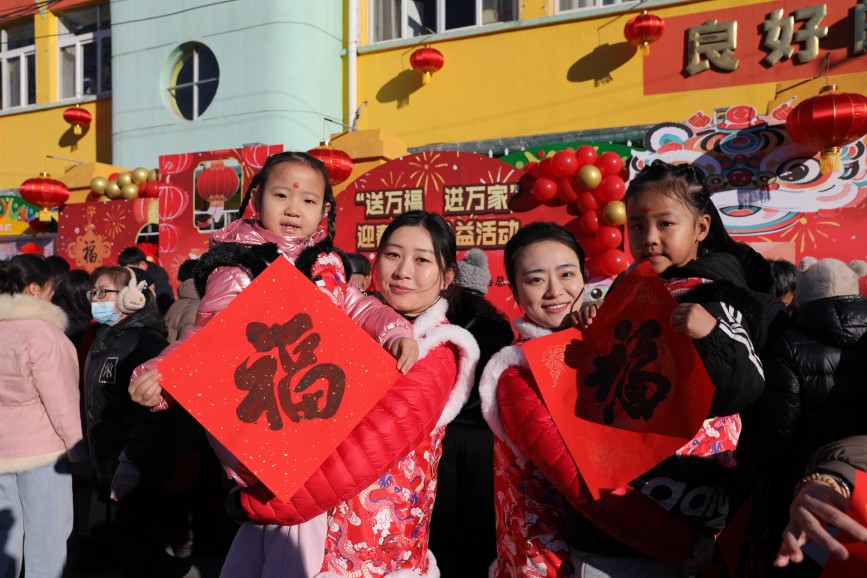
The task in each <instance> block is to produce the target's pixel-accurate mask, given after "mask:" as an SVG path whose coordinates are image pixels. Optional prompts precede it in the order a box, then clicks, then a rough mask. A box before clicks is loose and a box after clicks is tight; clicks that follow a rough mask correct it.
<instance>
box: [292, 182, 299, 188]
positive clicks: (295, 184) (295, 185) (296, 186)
mask: <svg viewBox="0 0 867 578" xmlns="http://www.w3.org/2000/svg"><path fill="white" fill-rule="evenodd" d="M292 186H293V187H295V188H296V189H297V188H298V187H300V186H301V185H299V184H298V183H292Z"/></svg>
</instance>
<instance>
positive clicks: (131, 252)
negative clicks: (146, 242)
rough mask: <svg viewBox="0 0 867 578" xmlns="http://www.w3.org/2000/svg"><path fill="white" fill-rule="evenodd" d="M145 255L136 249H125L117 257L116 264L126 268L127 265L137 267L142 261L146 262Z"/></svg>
mask: <svg viewBox="0 0 867 578" xmlns="http://www.w3.org/2000/svg"><path fill="white" fill-rule="evenodd" d="M147 260H148V258H147V255H145V252H144V251H142V250H141V249H140V248H138V247H127V248H126V249H124V250H123V251H121V252H120V253H119V254H118V256H117V264H118V265H120V266H121V267H128V266H129V265H138V264H139V263H141V262H142V261H147Z"/></svg>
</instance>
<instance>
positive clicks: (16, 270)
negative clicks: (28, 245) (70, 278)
mask: <svg viewBox="0 0 867 578" xmlns="http://www.w3.org/2000/svg"><path fill="white" fill-rule="evenodd" d="M53 281H54V276H53V275H52V274H51V267H49V266H48V263H46V262H45V259H43V258H42V257H37V256H36V255H27V254H24V255H16V256H15V257H12V258H11V259H9V260H8V261H3V262H0V293H5V294H8V295H14V294H16V293H21V292H22V291H24V288H25V287H27V286H28V285H30V284H31V283H36V284H37V285H39V286H40V287H45V285H46V284H49V283H52V282H53Z"/></svg>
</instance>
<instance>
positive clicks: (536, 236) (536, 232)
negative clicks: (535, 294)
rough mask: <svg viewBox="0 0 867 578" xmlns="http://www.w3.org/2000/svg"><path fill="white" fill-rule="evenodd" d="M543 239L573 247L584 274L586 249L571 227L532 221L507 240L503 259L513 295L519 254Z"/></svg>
mask: <svg viewBox="0 0 867 578" xmlns="http://www.w3.org/2000/svg"><path fill="white" fill-rule="evenodd" d="M542 241H554V242H555V243H560V244H562V245H565V246H566V247H568V248H569V249H571V250H572V251H573V252H574V253H575V255H576V256H577V257H578V263H579V264H580V266H581V275H582V276H584V249H582V248H581V245H580V244H579V243H578V241H577V240H576V239H575V236H574V235H573V234H572V233H570V232H569V229H567V228H566V227H563V226H562V225H558V224H557V223H551V222H545V221H538V222H535V223H530V224H529V225H525V226H523V227H521V228H520V229H518V232H517V233H515V234H514V235H512V238H511V239H509V240H508V241H507V242H506V249H505V250H504V251H503V261H505V265H506V278H508V279H509V286H510V287H511V288H512V295H515V291H516V287H517V285H516V284H515V267H516V263H517V261H518V256H519V255H520V254H521V251H522V250H524V249H525V248H526V247H528V246H530V245H532V244H534V243H540V242H542Z"/></svg>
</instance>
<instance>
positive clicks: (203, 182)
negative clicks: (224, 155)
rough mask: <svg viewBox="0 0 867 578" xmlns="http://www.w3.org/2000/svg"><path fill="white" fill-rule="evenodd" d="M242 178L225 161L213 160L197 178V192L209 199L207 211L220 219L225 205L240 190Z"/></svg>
mask: <svg viewBox="0 0 867 578" xmlns="http://www.w3.org/2000/svg"><path fill="white" fill-rule="evenodd" d="M240 184H241V179H240V178H239V177H238V173H236V172H235V171H234V170H233V169H232V168H231V167H227V166H226V165H225V164H224V163H223V161H213V162H212V163H211V166H209V167H208V168H206V169H205V170H203V171H202V172H201V173H200V174H199V178H198V179H196V194H197V195H198V196H199V198H201V199H204V200H205V201H208V210H207V211H205V212H206V213H208V214H209V215H212V216H213V217H214V220H215V221H219V220H220V219H221V218H222V217H223V206H224V204H225V202H226V201H228V200H229V199H231V198H232V197H233V196H235V194H236V193H237V192H238V187H239V186H240Z"/></svg>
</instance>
